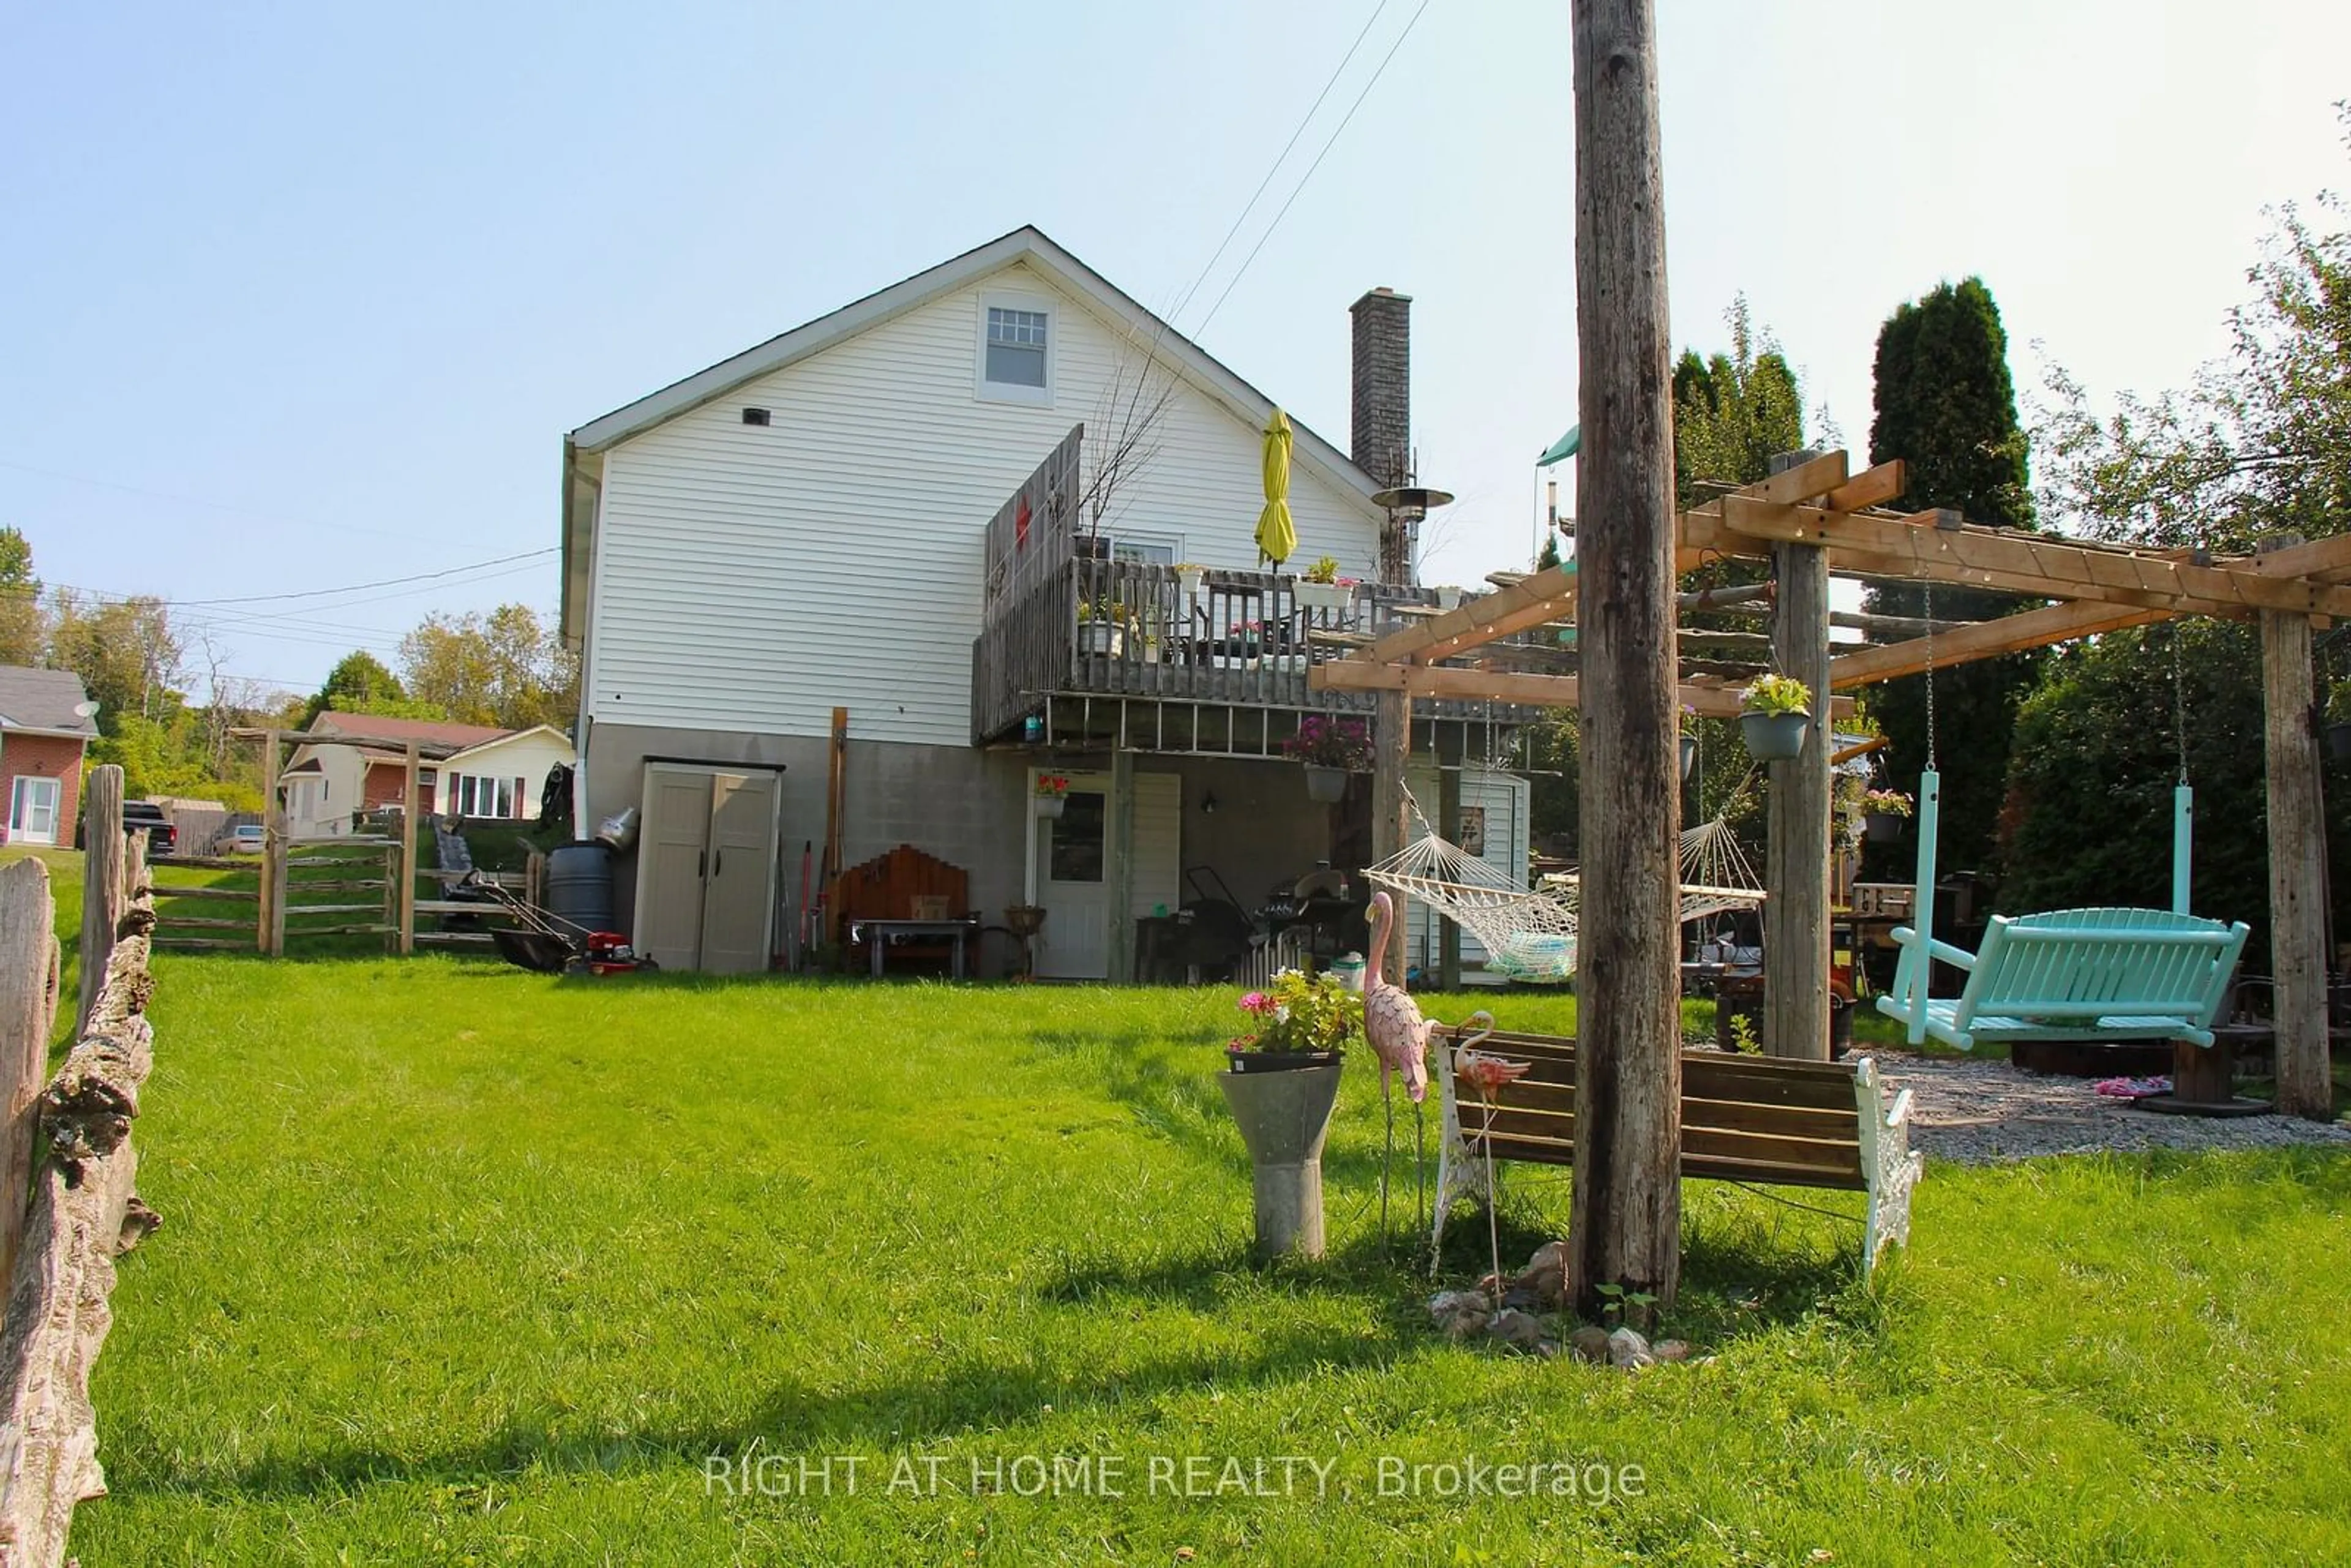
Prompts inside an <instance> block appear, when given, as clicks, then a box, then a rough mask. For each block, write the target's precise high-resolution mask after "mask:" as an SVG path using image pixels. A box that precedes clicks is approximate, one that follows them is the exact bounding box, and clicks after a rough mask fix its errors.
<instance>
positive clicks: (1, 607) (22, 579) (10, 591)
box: [0, 528, 49, 664]
mask: <svg viewBox="0 0 2351 1568" xmlns="http://www.w3.org/2000/svg"><path fill="white" fill-rule="evenodd" d="M48 641H49V628H48V616H47V612H44V611H43V610H42V608H41V580H40V579H39V578H37V577H36V576H34V575H33V546H32V543H31V541H30V540H28V539H26V538H25V536H24V535H23V534H21V533H19V532H17V531H16V529H15V528H0V664H39V663H40V662H41V656H42V654H43V653H45V652H46V651H47V647H48Z"/></svg>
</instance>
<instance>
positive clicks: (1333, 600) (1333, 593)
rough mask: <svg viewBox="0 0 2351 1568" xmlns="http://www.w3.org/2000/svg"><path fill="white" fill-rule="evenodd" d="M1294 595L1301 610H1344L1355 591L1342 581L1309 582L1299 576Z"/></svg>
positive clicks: (1352, 598)
mask: <svg viewBox="0 0 2351 1568" xmlns="http://www.w3.org/2000/svg"><path fill="white" fill-rule="evenodd" d="M1295 596H1296V598H1297V600H1298V608H1300V609H1301V610H1344V609H1346V608H1347V606H1348V604H1349V603H1351V602H1352V601H1353V600H1354V597H1355V591H1354V589H1353V587H1352V586H1350V585H1349V584H1346V583H1343V582H1309V581H1307V580H1305V579H1303V578H1301V579H1300V580H1298V583H1297V587H1296V590H1295Z"/></svg>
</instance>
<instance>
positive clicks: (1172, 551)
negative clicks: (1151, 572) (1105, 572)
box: [1110, 533, 1184, 566]
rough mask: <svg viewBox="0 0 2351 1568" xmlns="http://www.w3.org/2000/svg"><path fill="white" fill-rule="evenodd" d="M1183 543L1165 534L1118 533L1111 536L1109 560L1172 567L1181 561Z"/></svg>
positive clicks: (1179, 539)
mask: <svg viewBox="0 0 2351 1568" xmlns="http://www.w3.org/2000/svg"><path fill="white" fill-rule="evenodd" d="M1183 549H1184V541H1183V540H1182V539H1181V538H1175V537H1173V536H1171V535H1167V534H1137V533H1118V534H1113V535H1112V536H1111V541H1110V559H1113V560H1131V561H1134V562H1135V563H1136V564H1138V565H1141V566H1174V565H1175V563H1176V561H1177V560H1179V559H1182V555H1183Z"/></svg>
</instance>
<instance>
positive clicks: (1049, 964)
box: [1032, 773, 1110, 980]
mask: <svg viewBox="0 0 2351 1568" xmlns="http://www.w3.org/2000/svg"><path fill="white" fill-rule="evenodd" d="M1066 777H1067V778H1068V779H1069V780H1070V793H1069V798H1068V800H1067V802H1066V803H1065V804H1064V805H1063V806H1062V808H1061V815H1060V816H1059V817H1040V818H1038V819H1037V839H1036V850H1035V853H1036V856H1037V903H1038V904H1039V905H1040V907H1042V908H1043V910H1044V911H1045V925H1044V926H1043V928H1042V929H1041V930H1040V931H1039V932H1038V934H1037V943H1036V947H1037V973H1039V974H1040V975H1043V976H1046V977H1050V978H1052V979H1056V980H1100V979H1103V978H1106V977H1108V976H1109V974H1110V855H1109V851H1110V775H1109V774H1107V773H1071V774H1069V775H1067V776H1066ZM1032 787H1033V786H1032Z"/></svg>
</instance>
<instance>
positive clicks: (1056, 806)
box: [1036, 795, 1070, 817]
mask: <svg viewBox="0 0 2351 1568" xmlns="http://www.w3.org/2000/svg"><path fill="white" fill-rule="evenodd" d="M1036 800H1037V814H1038V815H1039V816H1040V817H1058V816H1060V815H1061V813H1062V812H1063V811H1065V810H1068V809H1069V805H1070V798H1069V797H1068V796H1067V795H1040V796H1038V797H1036Z"/></svg>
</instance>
